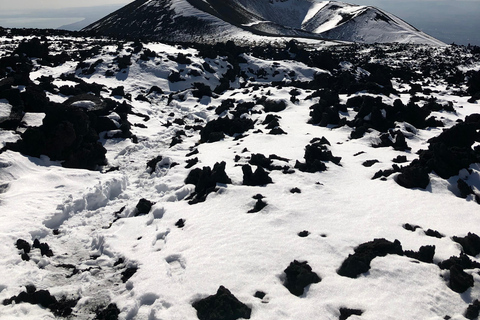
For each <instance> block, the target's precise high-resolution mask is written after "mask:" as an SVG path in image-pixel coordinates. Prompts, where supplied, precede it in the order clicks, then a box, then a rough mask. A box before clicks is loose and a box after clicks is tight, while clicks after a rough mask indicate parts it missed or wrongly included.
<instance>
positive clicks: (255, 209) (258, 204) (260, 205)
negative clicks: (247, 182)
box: [248, 199, 267, 213]
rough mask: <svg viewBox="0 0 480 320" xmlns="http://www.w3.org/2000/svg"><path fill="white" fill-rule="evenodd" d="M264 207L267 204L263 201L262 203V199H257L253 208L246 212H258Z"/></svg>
mask: <svg viewBox="0 0 480 320" xmlns="http://www.w3.org/2000/svg"><path fill="white" fill-rule="evenodd" d="M266 206H267V203H266V202H265V201H263V200H262V199H257V202H256V203H255V206H254V207H253V209H250V210H248V213H255V212H259V211H261V210H262V209H263V208H265V207H266Z"/></svg>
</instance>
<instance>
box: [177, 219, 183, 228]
mask: <svg viewBox="0 0 480 320" xmlns="http://www.w3.org/2000/svg"><path fill="white" fill-rule="evenodd" d="M175 226H176V227H178V228H180V229H181V228H183V227H185V219H178V221H177V222H175Z"/></svg>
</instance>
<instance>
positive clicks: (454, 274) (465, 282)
mask: <svg viewBox="0 0 480 320" xmlns="http://www.w3.org/2000/svg"><path fill="white" fill-rule="evenodd" d="M473 284H474V280H473V276H472V275H470V274H468V273H466V272H465V271H463V269H462V268H460V267H459V266H458V265H453V266H452V267H451V268H450V280H449V281H448V286H449V287H450V289H452V290H453V291H455V292H458V293H464V292H465V291H467V289H468V288H470V287H473Z"/></svg>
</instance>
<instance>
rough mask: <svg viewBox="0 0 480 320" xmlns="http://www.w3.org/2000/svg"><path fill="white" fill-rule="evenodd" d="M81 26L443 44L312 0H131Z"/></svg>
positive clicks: (185, 36)
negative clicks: (121, 6)
mask: <svg viewBox="0 0 480 320" xmlns="http://www.w3.org/2000/svg"><path fill="white" fill-rule="evenodd" d="M84 30H85V31H88V32H93V33H95V34H97V35H114V36H121V37H137V38H138V37H141V38H148V39H153V40H169V41H194V42H198V41H202V42H208V43H212V42H215V41H218V40H220V39H222V40H225V41H226V40H236V41H243V42H245V41H249V42H250V43H252V42H254V41H258V40H259V39H262V38H265V37H267V38H269V37H295V38H304V39H317V40H332V41H349V42H361V43H391V42H399V43H416V44H429V45H440V46H441V45H444V43H442V42H441V41H439V40H437V39H435V38H433V37H431V36H429V35H427V34H425V33H423V32H421V31H420V30H418V29H416V28H414V27H413V26H411V25H409V24H408V23H406V22H405V21H403V20H401V19H400V18H398V17H396V16H394V15H392V14H389V13H386V12H384V11H382V10H380V9H378V8H375V7H370V6H359V5H352V4H347V3H343V2H338V1H317V0H136V1H134V2H132V3H130V4H128V5H127V6H125V7H124V8H122V9H119V10H117V11H115V12H113V13H112V14H110V15H108V16H107V17H105V18H103V19H100V20H99V21H97V22H95V23H93V24H91V25H90V26H88V27H86V28H84ZM272 41H274V40H272Z"/></svg>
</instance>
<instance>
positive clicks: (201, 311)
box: [192, 286, 252, 320]
mask: <svg viewBox="0 0 480 320" xmlns="http://www.w3.org/2000/svg"><path fill="white" fill-rule="evenodd" d="M192 306H193V307H194V308H195V309H196V310H197V317H198V319H200V320H236V319H240V318H243V319H250V315H251V313H252V310H251V309H250V308H249V307H247V306H246V305H245V304H243V303H242V302H240V301H239V300H238V299H237V298H236V297H235V296H234V295H233V294H232V293H231V292H230V291H229V290H228V289H227V288H225V287H224V286H220V287H219V288H218V291H217V293H216V294H215V295H211V296H208V297H206V298H205V299H202V300H198V301H195V302H194V303H193V304H192Z"/></svg>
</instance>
